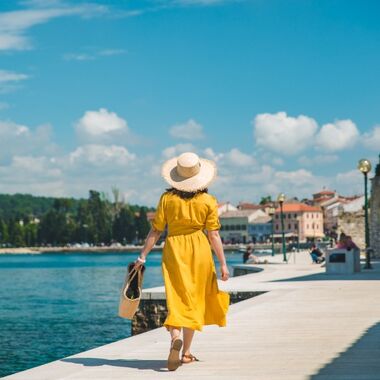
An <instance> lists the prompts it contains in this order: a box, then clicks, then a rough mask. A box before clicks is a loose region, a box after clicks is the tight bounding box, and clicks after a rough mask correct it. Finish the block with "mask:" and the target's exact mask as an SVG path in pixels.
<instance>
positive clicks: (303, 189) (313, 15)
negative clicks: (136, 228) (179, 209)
mask: <svg viewBox="0 0 380 380" xmlns="http://www.w3.org/2000/svg"><path fill="white" fill-rule="evenodd" d="M4 3H5V4H4ZM379 11H380V4H379V3H378V2H377V1H369V0H368V1H361V2H358V1H347V0H341V1H334V0H329V1H322V0H319V1H308V0H303V1H272V0H267V1H264V0H236V1H233V0H231V1H228V0H225V1H223V0H166V1H164V0H162V1H160V0H146V1H138V0H133V1H131V0H129V1H128V0H124V1H122V0H120V1H100V0H99V1H91V0H89V1H86V2H84V1H70V0H66V1H64V0H62V1H60V0H34V1H7V2H1V3H0V12H1V13H0V139H1V141H0V175H1V178H2V181H0V191H1V192H10V193H14V192H28V193H29V192H30V193H33V194H43V195H56V196H61V195H62V196H66V195H70V196H76V197H78V196H86V194H87V191H88V189H89V188H95V189H98V190H101V191H110V189H111V187H112V186H117V187H119V188H120V190H121V191H122V192H123V193H124V195H125V199H126V200H128V201H131V202H139V203H145V204H155V202H156V199H157V197H158V196H159V193H160V192H161V191H162V190H163V188H164V187H165V185H164V183H163V182H162V180H161V179H160V175H159V174H160V170H159V168H160V165H161V163H162V162H163V161H164V160H165V159H167V158H169V157H171V156H173V155H177V154H179V153H181V152H183V151H187V150H194V151H196V152H197V153H198V154H200V155H201V156H204V157H207V158H211V159H214V160H216V161H217V163H218V167H219V178H218V181H217V182H216V183H215V186H214V187H213V189H212V190H213V192H214V193H215V194H216V195H217V197H218V198H219V199H220V200H221V201H222V200H230V201H232V202H238V201H239V200H250V201H258V200H259V199H260V196H261V195H266V194H271V195H272V196H275V195H276V194H277V193H278V192H280V191H283V192H285V193H286V194H289V196H294V195H295V196H298V197H305V196H310V194H311V193H312V192H314V191H317V190H319V189H321V188H322V187H328V188H332V189H336V190H338V191H341V192H342V193H343V194H346V195H349V194H354V193H359V192H360V191H361V188H362V182H361V180H362V178H361V177H360V175H359V173H357V171H356V169H355V167H356V163H357V160H358V159H359V158H361V157H368V158H370V159H371V160H373V163H374V164H375V163H376V161H377V155H378V154H379V153H380V114H379V103H380V93H379V88H380V86H379V85H380V79H379V78H380V76H379V74H380V70H379V67H380V49H379V48H380V46H379V45H380V24H379V23H378V17H377V16H378V14H379Z"/></svg>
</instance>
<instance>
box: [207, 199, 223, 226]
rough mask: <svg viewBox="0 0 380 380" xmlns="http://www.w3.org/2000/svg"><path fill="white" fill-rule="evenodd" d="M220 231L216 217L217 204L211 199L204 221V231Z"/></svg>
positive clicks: (217, 217)
mask: <svg viewBox="0 0 380 380" xmlns="http://www.w3.org/2000/svg"><path fill="white" fill-rule="evenodd" d="M219 229H220V222H219V216H218V202H217V201H216V199H215V198H214V197H213V198H212V201H211V202H210V205H209V212H208V215H207V219H206V230H207V231H216V230H219Z"/></svg>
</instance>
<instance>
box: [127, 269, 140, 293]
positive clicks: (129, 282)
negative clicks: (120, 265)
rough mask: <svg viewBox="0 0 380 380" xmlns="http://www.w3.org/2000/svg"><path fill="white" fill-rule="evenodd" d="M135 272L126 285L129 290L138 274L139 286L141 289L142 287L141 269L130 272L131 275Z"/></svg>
mask: <svg viewBox="0 0 380 380" xmlns="http://www.w3.org/2000/svg"><path fill="white" fill-rule="evenodd" d="M132 272H133V274H132V276H130V278H128V281H127V284H126V288H129V285H130V284H131V282H132V280H133V279H134V278H135V276H136V274H137V277H138V280H137V282H138V285H139V287H141V269H135V268H133V269H132V270H131V271H130V274H131V273H132Z"/></svg>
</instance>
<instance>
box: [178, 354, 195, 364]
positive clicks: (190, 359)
mask: <svg viewBox="0 0 380 380" xmlns="http://www.w3.org/2000/svg"><path fill="white" fill-rule="evenodd" d="M184 358H186V359H189V361H184V360H183V359H184ZM181 362H182V363H184V364H188V363H192V362H199V359H197V358H196V357H195V356H194V355H192V354H182V359H181Z"/></svg>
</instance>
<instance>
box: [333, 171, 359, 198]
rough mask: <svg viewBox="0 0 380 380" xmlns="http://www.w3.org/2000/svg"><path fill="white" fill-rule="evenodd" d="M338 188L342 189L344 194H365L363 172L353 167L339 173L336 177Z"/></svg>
mask: <svg viewBox="0 0 380 380" xmlns="http://www.w3.org/2000/svg"><path fill="white" fill-rule="evenodd" d="M335 183H336V188H337V189H342V194H344V195H353V194H363V192H364V185H363V174H362V173H360V171H359V170H357V169H353V170H350V171H348V172H343V173H338V174H337V175H336V178H335Z"/></svg>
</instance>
